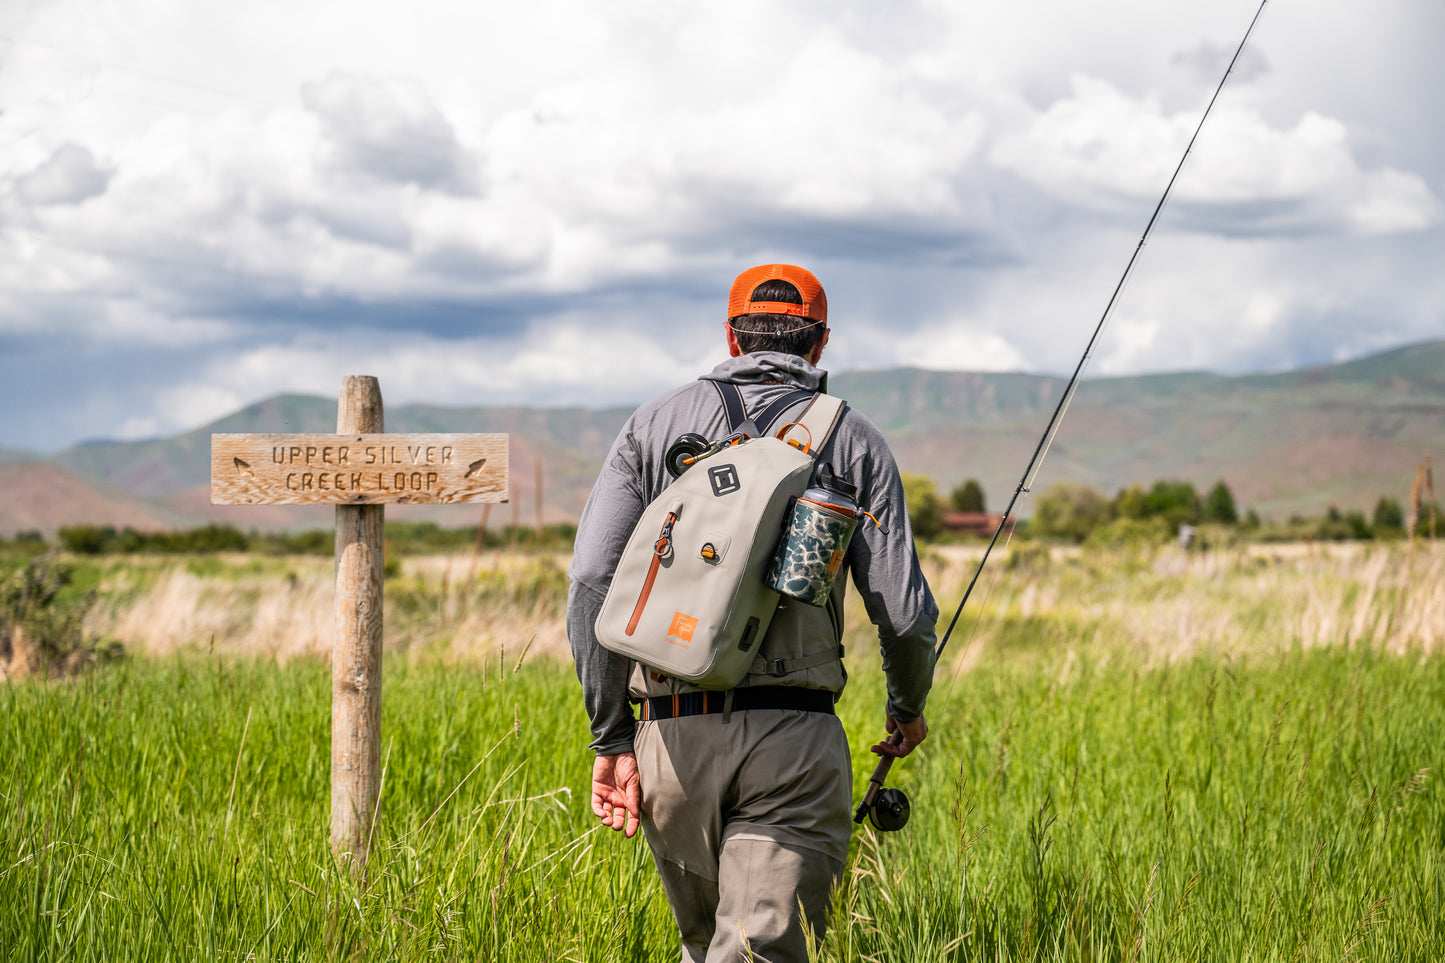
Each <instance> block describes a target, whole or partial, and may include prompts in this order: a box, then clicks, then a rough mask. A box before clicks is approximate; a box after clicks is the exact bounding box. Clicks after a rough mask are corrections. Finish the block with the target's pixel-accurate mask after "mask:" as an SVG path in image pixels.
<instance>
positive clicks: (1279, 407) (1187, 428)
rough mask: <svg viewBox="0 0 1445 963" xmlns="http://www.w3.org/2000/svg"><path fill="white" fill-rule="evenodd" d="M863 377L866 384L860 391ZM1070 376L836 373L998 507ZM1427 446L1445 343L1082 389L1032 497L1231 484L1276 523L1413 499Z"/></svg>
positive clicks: (891, 432)
mask: <svg viewBox="0 0 1445 963" xmlns="http://www.w3.org/2000/svg"><path fill="white" fill-rule="evenodd" d="M854 379H858V380H857V381H856V382H855V380H854ZM1064 383H1065V379H1062V378H1048V377H1035V376H1030V375H1017V374H1012V375H986V374H965V373H950V372H932V371H908V372H874V373H870V374H868V375H867V376H864V377H859V376H858V375H840V376H839V377H838V378H837V379H835V386H836V389H837V390H838V391H839V393H841V394H844V395H845V396H846V397H848V399H849V401H850V402H852V403H854V404H855V405H857V407H859V408H860V409H861V410H863V411H865V412H868V413H869V415H870V417H873V418H874V420H875V421H876V422H877V423H878V424H879V426H880V427H881V428H883V430H884V431H885V432H886V433H887V435H888V437H889V440H890V442H891V443H892V444H893V445H894V447H895V449H896V451H897V454H898V458H899V462H900V463H901V464H903V465H904V466H906V467H908V468H912V469H914V470H918V471H923V472H926V473H927V474H930V475H932V476H934V477H935V478H936V479H937V480H938V481H939V482H940V483H941V484H942V485H944V486H945V487H951V486H952V485H953V484H955V483H957V481H958V480H960V479H962V478H964V477H968V476H975V477H978V478H979V479H981V480H982V481H983V483H984V488H985V491H986V492H987V493H988V494H989V495H990V502H991V503H992V504H993V505H995V506H1000V505H1002V504H1003V503H1004V502H1005V501H1006V500H1007V496H1008V495H1009V494H1010V493H1011V492H1012V490H1013V488H1014V486H1015V485H1017V484H1018V481H1019V477H1020V476H1021V475H1022V473H1023V468H1024V465H1025V464H1026V463H1027V460H1028V456H1029V455H1030V454H1031V453H1032V450H1033V446H1034V444H1035V443H1036V442H1037V439H1038V437H1039V434H1040V433H1041V432H1042V431H1043V428H1044V426H1045V425H1046V424H1047V422H1048V417H1049V415H1050V414H1051V413H1052V411H1053V409H1054V406H1055V405H1056V404H1057V402H1058V399H1059V396H1060V395H1061V394H1062V392H1063V388H1064ZM1425 450H1433V451H1434V452H1436V456H1437V459H1438V458H1439V457H1440V454H1441V452H1445V341H1436V342H1430V343H1427V344H1421V345H1413V346H1410V347H1408V348H1402V349H1397V350H1394V351H1389V352H1386V353H1383V354H1379V355H1374V356H1371V357H1369V358H1363V359H1360V360H1357V361H1351V362H1346V363H1344V364H1338V365H1326V366H1320V367H1315V368H1308V369H1303V370H1300V371H1293V372H1287V373H1282V374H1270V375H1246V376H1241V377H1225V376H1221V375H1212V374H1206V373H1202V372H1180V373H1173V374H1158V375H1146V376H1139V377H1128V378H1099V379H1091V380H1086V381H1085V382H1084V383H1083V384H1082V385H1081V386H1080V388H1079V391H1078V393H1077V395H1076V396H1075V398H1074V402H1073V405H1072V406H1071V408H1070V410H1069V412H1068V415H1067V417H1066V418H1065V420H1064V423H1063V427H1062V429H1061V430H1060V432H1059V435H1058V437H1057V439H1056V441H1055V443H1054V446H1053V448H1052V449H1051V451H1050V453H1049V457H1048V460H1047V462H1046V463H1045V467H1044V470H1043V472H1042V473H1041V474H1040V476H1039V478H1038V482H1037V485H1038V486H1040V487H1043V486H1047V485H1049V484H1052V483H1054V482H1059V481H1071V482H1081V483H1084V484H1089V485H1093V486H1095V487H1097V488H1099V489H1101V490H1103V491H1105V492H1109V493H1112V492H1113V491H1115V490H1117V489H1118V488H1119V487H1121V486H1123V485H1126V484H1129V483H1131V482H1143V483H1148V482H1149V481H1152V480H1153V479H1156V478H1181V479H1186V480H1189V481H1192V482H1194V483H1196V484H1197V485H1200V486H1204V485H1212V484H1213V483H1214V482H1215V481H1216V480H1218V479H1224V480H1225V481H1227V482H1228V483H1229V485H1230V486H1231V487H1232V488H1233V489H1234V491H1235V494H1236V496H1237V498H1238V499H1239V500H1240V501H1241V502H1243V503H1246V504H1249V505H1253V506H1255V507H1256V508H1257V509H1259V510H1260V511H1261V512H1263V513H1265V514H1276V515H1286V514H1289V513H1292V512H1318V511H1321V510H1323V509H1324V508H1325V507H1327V506H1328V505H1330V504H1338V505H1340V506H1342V507H1351V506H1353V507H1360V508H1369V507H1370V506H1371V505H1373V503H1374V500H1375V499H1376V498H1377V497H1379V496H1380V495H1382V494H1392V495H1394V496H1395V497H1397V498H1400V499H1401V500H1402V501H1403V500H1404V498H1405V497H1406V496H1407V495H1408V494H1409V490H1410V483H1411V481H1412V480H1413V477H1414V472H1415V467H1416V465H1417V464H1418V463H1419V460H1420V455H1421V453H1422V452H1423V451H1425Z"/></svg>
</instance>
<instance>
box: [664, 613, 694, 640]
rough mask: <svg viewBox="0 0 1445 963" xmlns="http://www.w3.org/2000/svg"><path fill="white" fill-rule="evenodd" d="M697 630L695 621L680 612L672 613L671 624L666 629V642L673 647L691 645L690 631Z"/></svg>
mask: <svg viewBox="0 0 1445 963" xmlns="http://www.w3.org/2000/svg"><path fill="white" fill-rule="evenodd" d="M695 628H697V619H695V618H693V617H692V616H691V615H683V614H682V613H681V612H674V613H672V624H671V625H669V626H668V627H667V641H669V642H671V643H673V644H674V645H691V644H692V631H693V629H695Z"/></svg>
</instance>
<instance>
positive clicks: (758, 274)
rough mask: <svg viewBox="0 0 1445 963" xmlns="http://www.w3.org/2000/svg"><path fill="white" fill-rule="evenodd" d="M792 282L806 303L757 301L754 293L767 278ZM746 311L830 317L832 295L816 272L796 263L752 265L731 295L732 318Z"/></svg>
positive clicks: (730, 310)
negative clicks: (829, 300)
mask: <svg viewBox="0 0 1445 963" xmlns="http://www.w3.org/2000/svg"><path fill="white" fill-rule="evenodd" d="M775 279H776V280H780V281H788V282H791V283H792V285H793V287H795V288H797V289H798V293H799V294H800V295H802V297H803V303H802V304H790V303H788V302H787V301H754V300H753V292H754V291H755V290H757V288H758V285H760V284H762V283H763V282H764V281H772V280H775ZM744 314H791V315H795V316H797V317H800V318H807V319H808V320H810V321H827V320H828V296H827V295H826V294H824V293H823V285H821V284H819V283H818V279H817V278H815V277H813V272H812V271H809V270H807V269H805V268H800V267H798V266H797V265H796V264H761V265H759V266H758V267H755V268H748V269H747V270H746V271H744V272H743V273H742V274H739V275H738V279H737V280H736V281H734V282H733V289H732V291H731V292H730V293H729V294H728V317H729V318H736V317H738V316H739V315H744Z"/></svg>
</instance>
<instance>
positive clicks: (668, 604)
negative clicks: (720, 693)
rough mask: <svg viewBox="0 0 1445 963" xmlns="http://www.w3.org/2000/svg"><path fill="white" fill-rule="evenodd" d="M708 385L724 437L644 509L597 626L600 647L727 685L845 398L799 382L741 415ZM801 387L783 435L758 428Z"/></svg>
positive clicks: (762, 621) (767, 607)
mask: <svg viewBox="0 0 1445 963" xmlns="http://www.w3.org/2000/svg"><path fill="white" fill-rule="evenodd" d="M714 384H715V385H716V386H717V388H718V392H719V394H721V395H722V399H723V408H724V411H725V412H726V414H727V419H728V429H729V432H731V433H732V435H731V437H732V438H733V439H734V443H733V444H729V445H725V446H723V447H720V448H717V450H715V451H711V452H709V453H707V454H704V455H701V456H699V457H698V459H697V461H696V462H695V463H694V464H693V465H692V466H691V467H689V468H688V469H687V470H686V471H684V472H683V474H682V475H681V476H680V477H679V478H678V479H677V480H676V481H674V482H673V483H672V484H671V485H670V486H668V488H667V489H665V490H664V491H663V492H662V494H661V495H659V496H658V497H657V498H656V499H654V500H653V501H652V503H651V504H649V505H648V506H647V507H646V508H645V509H643V512H642V517H641V519H640V520H639V521H638V523H637V526H636V528H634V529H633V530H632V536H631V537H630V538H629V539H628V541H627V547H626V548H625V549H623V552H622V557H621V559H620V560H619V561H618V563H617V570H616V571H615V572H614V573H613V577H612V585H611V587H610V588H609V589H608V592H607V598H606V599H605V600H604V601H603V603H602V610H601V612H600V613H599V614H598V616H597V624H596V629H597V640H598V641H599V642H600V643H601V644H602V645H603V646H604V647H605V648H607V649H610V650H612V651H613V652H617V653H620V654H622V655H625V656H627V657H629V658H631V659H634V660H636V661H637V662H641V663H643V664H644V665H646V666H648V667H650V668H652V669H653V670H654V671H656V672H658V673H660V674H662V675H666V676H671V677H673V678H676V679H681V680H683V681H685V682H691V683H693V684H694V685H698V686H701V687H702V688H704V689H730V688H732V687H733V686H736V685H737V684H738V683H739V682H741V681H742V680H743V678H744V677H745V676H746V675H747V673H748V667H749V666H750V665H751V664H752V662H753V659H754V657H755V656H756V655H757V649H758V643H759V642H760V641H761V640H762V637H763V635H764V633H766V632H767V631H768V624H769V623H770V622H771V621H772V618H773V613H774V612H775V611H776V610H777V607H778V599H779V595H778V593H777V592H776V591H774V590H773V589H772V588H770V587H768V586H767V585H766V584H765V581H764V577H765V576H766V574H767V568H768V563H769V562H770V561H771V558H772V554H773V550H774V549H775V548H776V547H777V544H778V538H779V535H780V533H781V529H782V525H783V522H784V519H785V515H786V513H787V510H788V506H789V503H790V502H791V501H792V499H793V498H794V497H796V496H798V495H800V494H802V492H803V491H804V489H806V488H807V486H808V481H809V479H810V478H811V477H812V474H813V459H814V457H815V456H816V455H817V454H818V453H819V452H820V451H822V450H823V446H824V445H826V444H827V442H828V439H829V437H831V436H832V433H833V429H834V428H835V427H836V426H837V423H838V421H839V419H840V417H841V416H842V412H843V401H842V400H841V399H839V398H834V397H832V396H831V395H826V394H814V393H813V392H809V391H804V390H801V389H800V390H798V391H796V392H791V393H790V394H788V395H785V396H784V397H783V398H780V399H778V401H776V402H774V403H773V404H772V405H769V406H768V408H767V409H764V411H762V412H760V413H759V414H758V416H757V417H756V418H755V419H753V420H752V421H749V419H748V418H747V414H746V411H745V410H744V408H743V404H742V395H741V394H740V393H739V392H738V389H737V386H736V385H732V384H727V383H725V382H714ZM808 395H813V399H812V401H811V402H810V403H809V405H808V407H807V409H806V410H805V411H804V413H803V414H802V415H801V416H800V417H799V418H798V420H796V421H794V422H790V423H789V424H788V425H786V426H784V428H783V430H782V431H781V432H779V433H778V434H779V435H781V436H783V437H782V438H779V437H774V436H771V435H768V434H766V432H767V431H768V429H770V428H771V427H772V422H773V421H774V420H775V419H776V418H777V417H778V416H779V415H780V414H781V413H782V412H783V411H785V410H787V409H788V408H789V407H791V406H793V405H795V404H797V403H798V402H799V401H800V400H802V399H803V398H805V397H807V396H808ZM755 425H761V427H760V428H755ZM750 428H754V429H755V430H754V431H752V432H749V431H748V429H750ZM784 438H786V439H787V440H786V441H785V440H783V439H784ZM738 439H740V440H738Z"/></svg>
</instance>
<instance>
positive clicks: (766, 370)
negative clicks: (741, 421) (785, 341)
mask: <svg viewBox="0 0 1445 963" xmlns="http://www.w3.org/2000/svg"><path fill="white" fill-rule="evenodd" d="M698 380H699V381H731V382H732V383H733V384H735V385H758V384H786V385H796V386H797V387H799V388H808V389H810V390H813V391H827V390H828V372H826V371H824V370H823V369H822V368H815V367H813V366H812V365H810V364H808V362H807V361H805V360H804V359H802V358H800V357H798V356H797V355H795V354H788V353H787V352H785V351H754V352H752V353H751V354H744V355H739V356H738V357H736V358H729V359H727V360H726V361H724V362H723V363H722V364H720V365H718V366H717V367H716V368H714V369H712V370H711V371H709V372H708V373H707V374H705V375H703V376H702V377H701V378H699V379H698Z"/></svg>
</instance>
